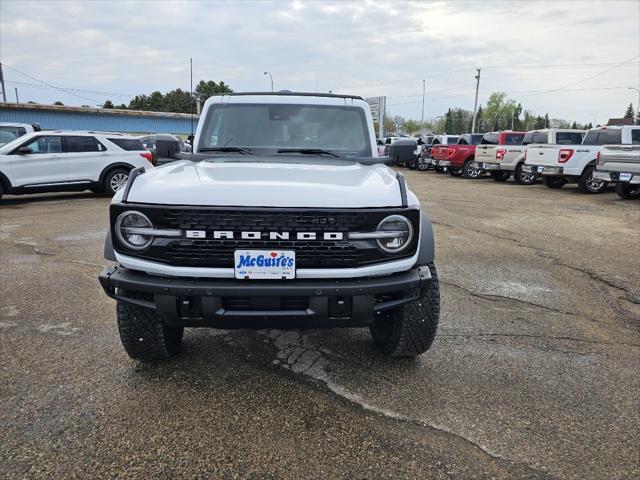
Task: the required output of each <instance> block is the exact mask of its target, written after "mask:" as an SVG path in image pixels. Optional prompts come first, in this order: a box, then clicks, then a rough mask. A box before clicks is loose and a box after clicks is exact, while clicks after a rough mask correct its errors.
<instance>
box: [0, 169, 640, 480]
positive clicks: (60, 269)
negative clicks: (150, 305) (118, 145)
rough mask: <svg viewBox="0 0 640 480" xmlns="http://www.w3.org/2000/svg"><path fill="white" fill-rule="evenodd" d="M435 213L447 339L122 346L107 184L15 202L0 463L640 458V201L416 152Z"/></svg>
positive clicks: (613, 468) (266, 474) (4, 325)
mask: <svg viewBox="0 0 640 480" xmlns="http://www.w3.org/2000/svg"><path fill="white" fill-rule="evenodd" d="M404 173H405V175H406V177H407V181H408V183H409V185H410V186H411V188H412V189H413V190H414V192H415V193H416V194H417V195H418V196H419V198H420V200H421V202H422V204H423V208H424V209H425V211H426V212H427V213H428V215H429V216H430V217H431V218H432V220H433V223H434V229H435V232H436V243H437V247H436V264H437V267H438V273H439V276H440V278H441V289H442V317H441V323H440V328H439V331H438V335H437V336H436V340H435V342H434V344H433V347H432V348H431V350H430V351H429V352H427V353H426V354H425V355H423V356H421V357H420V358H418V359H416V360H401V361H398V360H394V361H392V360H389V359H387V358H385V357H382V356H381V355H380V354H378V353H376V351H375V350H374V349H373V347H372V343H371V340H370V337H369V334H368V332H367V331H366V330H359V329H344V330H327V331H318V330H313V331H301V332H298V331H277V330H264V331H220V330H204V329H201V330H196V329H191V330H187V332H186V334H185V340H184V351H183V353H182V354H181V355H180V356H179V357H178V358H176V359H175V360H172V361H168V362H160V363H157V364H151V365H149V364H141V363H138V362H135V361H133V360H130V359H129V358H128V357H127V356H126V354H125V353H124V351H123V350H122V348H121V346H120V343H119V339H118V336H117V328H116V325H115V305H114V302H113V301H112V300H110V299H109V298H107V297H106V296H105V295H104V294H103V293H102V291H101V289H100V287H99V285H98V281H97V274H98V272H99V270H100V267H101V266H102V265H103V264H105V261H104V260H103V259H102V246H103V239H104V236H105V233H106V228H107V205H108V202H109V199H107V198H105V197H98V196H94V195H92V194H87V193H80V194H74V193H72V194H47V195H37V196H25V197H11V196H6V197H5V198H4V199H3V202H2V204H1V205H0V264H1V265H2V269H0V307H1V308H0V339H1V345H2V348H1V349H0V353H1V358H2V366H1V370H0V371H1V377H0V382H1V384H2V386H3V388H2V389H0V397H1V399H2V402H1V403H0V478H55V477H79V478H87V477H91V478H93V477H126V478H149V477H160V478H167V477H188V478H193V477H198V478H256V479H258V478H260V479H266V478H273V479H277V478H295V479H299V478H349V479H352V478H394V479H396V478H411V479H413V478H455V479H458V478H474V479H475V478H575V479H583V478H612V479H626V478H637V477H638V476H640V460H639V456H638V445H639V444H640V438H639V435H638V432H639V431H640V393H639V392H640V378H639V374H638V366H639V365H640V362H639V360H640V331H639V328H638V327H639V325H640V268H639V266H640V265H639V261H640V227H639V226H638V225H640V203H639V202H629V201H622V200H620V199H619V198H618V197H617V195H615V194H614V193H613V192H607V193H605V194H602V195H598V196H590V195H583V194H580V193H578V192H577V189H576V188H575V186H567V187H565V188H563V189H561V190H558V191H552V190H548V189H546V188H545V187H543V186H541V185H536V186H532V187H524V186H517V185H514V184H513V183H512V182H508V183H507V184H499V183H496V182H494V181H492V180H490V179H480V180H477V181H468V180H462V179H457V178H451V177H449V176H448V175H441V174H435V173H432V172H410V171H406V170H405V171H404Z"/></svg>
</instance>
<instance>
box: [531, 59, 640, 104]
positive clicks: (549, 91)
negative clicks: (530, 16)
mask: <svg viewBox="0 0 640 480" xmlns="http://www.w3.org/2000/svg"><path fill="white" fill-rule="evenodd" d="M638 57H640V55H635V56H633V57H631V58H629V59H627V60H625V61H624V62H620V63H617V64H615V65H614V66H613V67H611V68H607V69H606V70H603V71H602V72H599V73H596V74H595V75H591V76H590V77H587V78H583V79H582V80H578V81H577V82H573V83H569V84H567V85H565V86H564V87H559V88H552V89H551V90H543V91H542V92H539V93H532V94H531V95H540V94H541V93H551V92H559V91H568V90H566V89H567V88H569V87H573V86H575V85H579V84H581V83H584V82H588V81H589V80H592V79H594V78H596V77H599V76H601V75H604V74H605V73H609V72H610V71H612V70H615V69H616V68H618V67H621V66H622V65H624V64H626V63H630V62H632V61H633V60H635V59H636V58H638Z"/></svg>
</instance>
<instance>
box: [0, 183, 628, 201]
mask: <svg viewBox="0 0 640 480" xmlns="http://www.w3.org/2000/svg"><path fill="white" fill-rule="evenodd" d="M0 192H1V190H0ZM616 193H617V194H618V195H619V196H620V197H621V198H624V199H625V200H637V199H638V198H640V185H638V184H636V185H631V184H630V183H616ZM1 196H2V195H1V194H0V197H1Z"/></svg>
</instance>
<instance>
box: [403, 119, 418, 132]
mask: <svg viewBox="0 0 640 480" xmlns="http://www.w3.org/2000/svg"><path fill="white" fill-rule="evenodd" d="M421 128H422V123H420V122H418V121H417V120H407V121H405V122H404V129H405V131H406V132H407V133H416V132H417V131H418V130H420V129H421Z"/></svg>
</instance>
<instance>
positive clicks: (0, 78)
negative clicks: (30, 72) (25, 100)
mask: <svg viewBox="0 0 640 480" xmlns="http://www.w3.org/2000/svg"><path fill="white" fill-rule="evenodd" d="M0 85H2V101H3V102H5V103H6V101H7V89H6V88H5V86H4V75H2V63H0Z"/></svg>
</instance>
